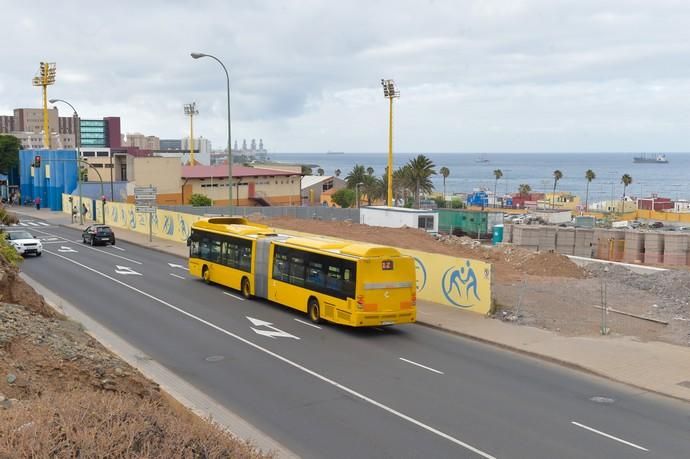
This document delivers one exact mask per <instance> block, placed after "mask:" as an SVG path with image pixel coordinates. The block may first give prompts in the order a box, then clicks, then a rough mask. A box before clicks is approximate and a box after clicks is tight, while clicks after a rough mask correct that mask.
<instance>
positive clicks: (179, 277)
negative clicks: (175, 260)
mask: <svg viewBox="0 0 690 459" xmlns="http://www.w3.org/2000/svg"><path fill="white" fill-rule="evenodd" d="M170 275H171V276H172V277H177V278H178V279H182V280H185V279H186V278H185V277H183V276H178V275H177V274H173V273H170Z"/></svg>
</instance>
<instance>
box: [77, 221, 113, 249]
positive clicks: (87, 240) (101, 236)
mask: <svg viewBox="0 0 690 459" xmlns="http://www.w3.org/2000/svg"><path fill="white" fill-rule="evenodd" d="M81 240H82V242H83V243H84V244H91V245H97V244H103V245H106V244H107V243H110V244H112V245H115V233H114V232H113V230H112V229H111V228H110V227H109V226H106V225H91V226H89V227H87V228H86V229H85V230H84V232H83V233H81Z"/></svg>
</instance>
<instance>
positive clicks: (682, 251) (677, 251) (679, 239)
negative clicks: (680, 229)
mask: <svg viewBox="0 0 690 459" xmlns="http://www.w3.org/2000/svg"><path fill="white" fill-rule="evenodd" d="M663 263H664V264H665V265H679V266H685V265H687V264H688V235H687V234H683V233H666V234H664V260H663Z"/></svg>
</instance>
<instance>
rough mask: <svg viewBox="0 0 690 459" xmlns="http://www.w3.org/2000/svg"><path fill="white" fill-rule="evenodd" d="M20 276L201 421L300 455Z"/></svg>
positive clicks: (283, 453)
mask: <svg viewBox="0 0 690 459" xmlns="http://www.w3.org/2000/svg"><path fill="white" fill-rule="evenodd" d="M20 277H21V278H22V279H23V280H24V281H25V282H26V283H27V284H28V285H29V286H30V287H32V288H33V289H34V290H36V292H37V293H39V294H40V295H42V296H43V298H44V299H45V301H46V303H47V304H48V305H49V306H50V307H51V308H53V309H54V310H55V311H57V312H58V313H60V314H62V315H63V316H64V317H66V318H67V319H70V320H74V321H76V322H78V323H80V324H81V325H82V326H83V327H84V332H85V333H87V334H88V335H89V336H91V337H92V338H94V339H95V340H96V341H98V342H99V343H100V344H101V345H103V347H105V348H106V349H107V350H109V351H110V352H112V353H113V354H114V355H116V356H117V357H118V358H120V359H122V360H123V361H124V362H126V363H127V364H129V365H130V366H132V367H133V368H135V369H136V370H137V371H139V372H140V373H141V374H142V375H144V376H145V377H146V378H148V379H150V380H151V381H153V382H155V383H156V384H158V385H159V386H160V388H161V391H162V392H165V393H166V394H167V395H169V396H170V397H172V398H173V399H174V400H175V401H176V402H177V403H180V404H181V405H183V406H184V407H186V408H187V409H189V410H190V411H191V412H192V413H194V414H195V415H197V416H199V418H200V419H201V420H202V421H204V420H208V419H211V420H212V421H213V422H215V423H216V424H218V425H220V426H221V428H223V429H224V430H225V431H227V432H228V433H230V434H231V435H232V436H233V437H235V438H236V439H237V440H239V441H249V442H250V443H251V444H252V445H254V446H256V447H257V448H260V449H261V450H263V452H264V453H266V454H272V455H275V457H278V458H289V459H292V458H297V457H299V456H297V455H296V454H295V453H293V452H292V451H290V450H289V449H288V448H286V447H285V446H283V445H282V444H280V443H279V442H278V441H276V440H274V439H273V438H271V437H270V436H269V435H267V434H265V433H263V432H262V431H261V430H259V429H258V428H256V427H254V426H253V425H252V424H251V423H249V422H248V421H245V420H244V419H243V418H242V417H240V416H239V415H237V414H235V413H233V412H232V411H231V410H229V409H227V408H225V407H223V406H221V405H220V404H219V403H217V402H216V401H215V400H214V399H213V398H211V397H209V396H207V395H206V394H204V393H203V392H202V391H200V390H199V389H197V388H196V387H194V386H193V385H192V384H190V383H188V382H186V381H185V380H184V379H182V378H181V377H179V376H177V375H175V374H174V373H173V372H172V371H170V370H168V369H167V368H166V367H165V366H163V365H161V364H160V363H158V362H155V361H153V360H150V359H146V358H142V356H146V354H145V353H144V352H142V351H141V350H139V349H138V348H136V347H135V346H133V345H132V344H130V343H128V342H127V341H125V340H124V339H122V338H120V337H119V336H118V335H117V334H116V333H114V332H112V331H110V330H109V329H108V328H107V327H105V326H103V325H101V324H100V323H99V322H98V321H96V320H95V319H93V318H91V317H90V316H89V315H88V314H86V313H84V312H83V311H81V310H80V309H79V308H77V307H76V306H74V305H73V304H71V303H69V302H68V301H66V300H64V299H63V298H61V297H60V296H59V295H57V294H56V293H54V292H53V291H52V290H50V289H48V288H47V287H45V286H43V284H41V283H40V282H38V281H36V280H35V279H33V278H32V277H30V276H28V275H27V274H25V273H23V272H20Z"/></svg>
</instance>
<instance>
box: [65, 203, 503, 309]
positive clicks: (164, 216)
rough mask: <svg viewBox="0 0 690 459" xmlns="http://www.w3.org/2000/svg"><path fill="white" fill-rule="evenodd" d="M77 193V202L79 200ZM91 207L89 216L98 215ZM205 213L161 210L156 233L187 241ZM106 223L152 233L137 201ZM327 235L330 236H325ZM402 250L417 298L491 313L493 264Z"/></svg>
mask: <svg viewBox="0 0 690 459" xmlns="http://www.w3.org/2000/svg"><path fill="white" fill-rule="evenodd" d="M68 198H69V195H67V194H64V195H63V209H65V212H69V211H68V210H67V209H69V208H70V206H69V201H68ZM78 199H79V198H78V197H74V202H75V203H77V202H78ZM83 202H85V203H86V205H87V207H88V208H89V209H95V215H96V219H97V221H98V222H99V223H101V222H103V213H102V212H103V205H102V203H101V202H100V201H94V200H91V199H88V198H83ZM91 212H92V211H90V213H89V214H87V217H88V220H89V221H92V220H93V219H92V216H93V215H94V214H93V213H91ZM202 218H204V217H202V216H199V215H190V214H183V213H179V212H172V211H166V210H158V211H157V212H156V213H155V214H153V216H152V218H151V223H152V225H151V228H152V235H153V236H155V237H159V238H163V239H168V240H172V241H177V242H186V241H187V238H188V237H189V235H190V232H191V227H192V224H193V223H194V222H196V221H198V220H201V219H202ZM105 223H106V224H107V225H111V226H113V227H116V228H124V229H128V230H131V231H137V232H139V233H143V234H149V215H148V214H142V213H137V212H135V211H134V205H133V204H127V203H106V204H105ZM277 230H278V231H279V232H280V233H283V234H293V235H303V236H310V237H321V236H316V235H313V234H308V233H300V232H298V231H288V230H280V229H277ZM325 239H327V238H325ZM398 250H400V252H401V253H403V254H405V255H409V256H411V257H414V259H415V265H416V270H417V298H419V299H420V300H425V301H432V302H434V303H440V304H445V305H448V306H453V307H457V308H462V309H465V310H467V311H472V312H476V313H480V314H488V313H489V312H490V311H491V308H492V292H491V285H492V279H493V277H492V276H493V274H492V266H491V264H489V263H485V262H483V261H479V260H471V259H468V258H456V257H451V256H447V255H440V254H435V253H427V252H419V251H416V250H408V249H401V248H398Z"/></svg>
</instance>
